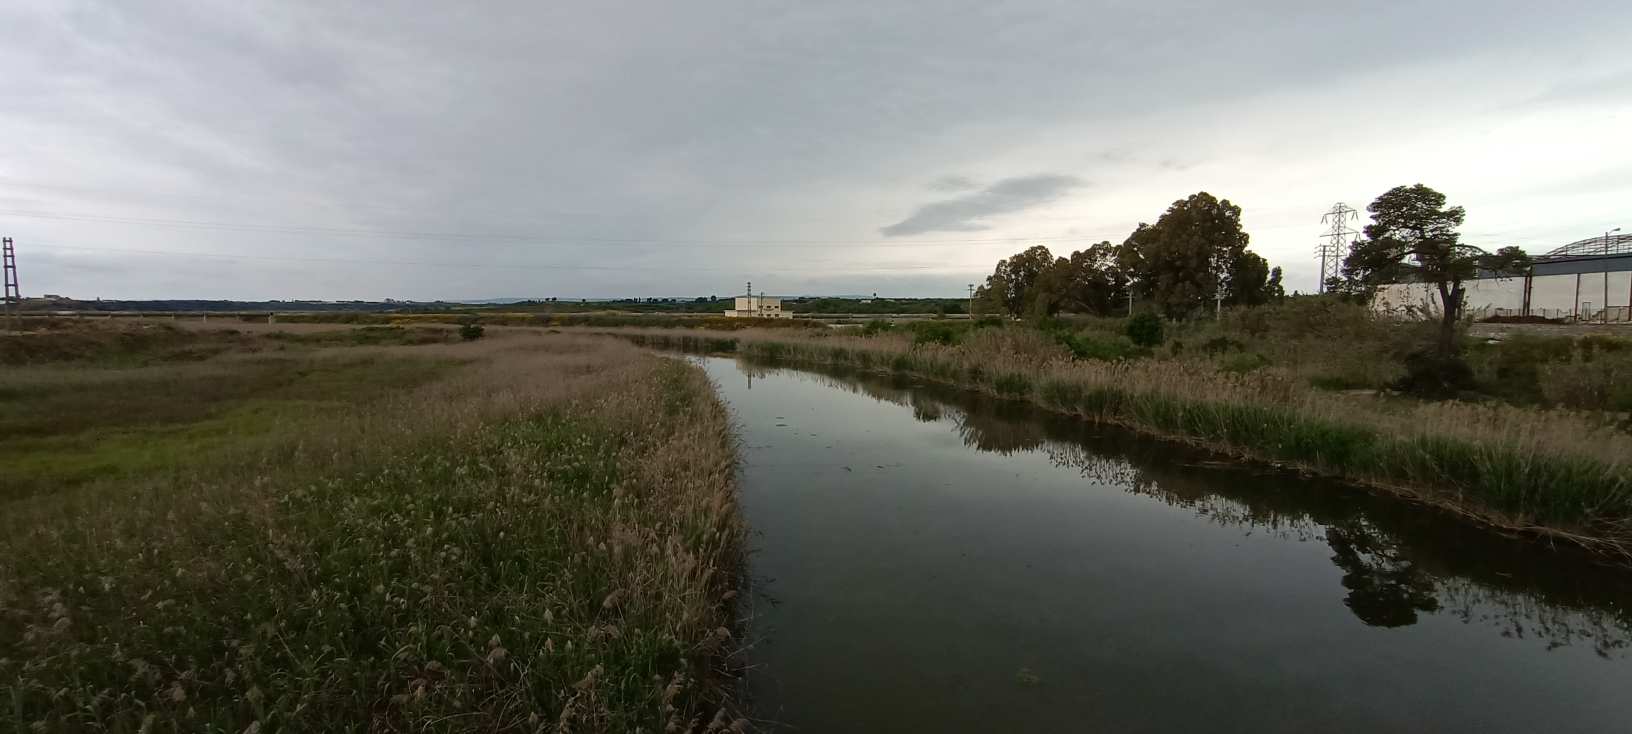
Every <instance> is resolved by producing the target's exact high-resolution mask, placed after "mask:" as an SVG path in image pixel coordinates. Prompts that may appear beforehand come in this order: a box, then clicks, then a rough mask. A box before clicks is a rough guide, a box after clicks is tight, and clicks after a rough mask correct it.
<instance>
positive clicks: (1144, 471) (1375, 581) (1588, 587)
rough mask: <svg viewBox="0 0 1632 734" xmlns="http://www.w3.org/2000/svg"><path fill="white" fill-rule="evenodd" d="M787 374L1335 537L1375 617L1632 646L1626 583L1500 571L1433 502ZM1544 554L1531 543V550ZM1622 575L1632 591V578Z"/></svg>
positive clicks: (1278, 532) (1218, 506)
mask: <svg viewBox="0 0 1632 734" xmlns="http://www.w3.org/2000/svg"><path fill="white" fill-rule="evenodd" d="M738 365H739V367H740V368H742V370H743V371H744V372H745V373H749V374H752V375H754V376H755V377H763V376H765V375H767V374H769V373H770V372H771V371H773V370H767V369H765V368H764V367H755V366H752V365H749V364H748V363H746V362H745V361H743V360H739V361H738ZM824 372H825V374H824ZM787 374H788V375H789V376H797V377H798V378H800V379H808V380H814V381H816V382H818V383H820V384H824V385H827V386H829V387H833V388H836V389H840V390H844V391H846V392H851V393H856V394H861V395H866V396H869V397H871V398H873V399H875V400H880V401H885V402H889V403H894V404H896V405H901V406H903V407H907V408H910V409H911V410H912V413H913V416H914V417H915V418H917V419H918V420H919V421H922V422H925V423H935V422H941V421H944V422H947V423H950V424H951V426H952V428H953V430H954V431H956V433H957V434H958V436H959V437H960V439H961V440H962V441H963V443H964V445H966V446H968V447H970V448H973V449H976V450H979V451H987V452H994V453H998V454H1002V455H1011V454H1016V453H1023V452H1033V451H1036V452H1041V453H1043V454H1044V455H1046V456H1047V457H1048V458H1049V460H1050V461H1051V462H1052V463H1053V464H1055V465H1056V466H1059V467H1062V468H1070V469H1073V470H1075V471H1076V472H1078V473H1079V474H1080V475H1081V476H1082V477H1084V478H1086V479H1088V480H1090V481H1092V482H1094V483H1096V484H1100V485H1104V486H1107V487H1114V488H1117V489H1121V490H1123V491H1127V492H1131V493H1134V494H1138V495H1142V496H1146V497H1150V498H1152V499H1155V500H1157V501H1160V502H1162V503H1164V504H1167V505H1168V506H1171V507H1179V508H1184V509H1187V510H1190V511H1192V512H1194V513H1195V514H1196V515H1197V516H1199V517H1203V518H1205V519H1206V520H1207V521H1208V522H1211V523H1214V524H1217V525H1220V526H1223V527H1233V528H1239V529H1241V530H1242V531H1243V532H1244V533H1245V534H1248V535H1252V534H1258V533H1262V534H1267V535H1270V536H1271V537H1276V538H1280V539H1284V540H1288V541H1303V542H1313V541H1320V542H1324V543H1325V544H1326V545H1327V546H1328V547H1329V548H1330V549H1331V552H1332V555H1331V556H1330V558H1331V561H1332V563H1333V564H1334V565H1336V566H1337V568H1338V569H1339V570H1341V571H1342V576H1341V584H1342V587H1343V589H1344V590H1345V593H1344V595H1343V598H1342V603H1343V605H1344V606H1345V607H1346V608H1347V609H1348V610H1349V611H1350V612H1351V613H1353V614H1354V616H1355V617H1356V618H1358V619H1359V620H1360V621H1362V622H1364V623H1365V624H1367V625H1372V626H1377V627H1403V626H1408V625H1412V624H1415V623H1416V622H1417V621H1418V619H1419V618H1420V615H1423V614H1448V615H1450V616H1452V617H1454V618H1456V619H1459V620H1461V621H1462V622H1463V623H1465V624H1474V623H1478V624H1481V625H1488V626H1491V627H1494V628H1495V629H1496V630H1498V631H1499V632H1500V634H1502V635H1503V636H1504V637H1510V638H1513V639H1520V640H1522V639H1536V640H1540V641H1542V642H1543V644H1545V645H1546V647H1547V648H1548V649H1554V648H1558V647H1564V646H1570V645H1574V644H1577V643H1580V644H1590V645H1591V646H1592V648H1593V650H1594V651H1595V652H1596V653H1597V654H1598V655H1600V656H1602V657H1614V656H1624V655H1626V654H1627V653H1628V651H1629V650H1632V609H1626V608H1625V607H1624V605H1618V604H1617V601H1616V600H1617V599H1618V598H1619V597H1617V596H1616V594H1615V593H1614V592H1613V590H1611V591H1605V590H1604V589H1601V588H1594V584H1592V583H1575V584H1572V583H1571V582H1569V581H1567V580H1561V579H1560V577H1559V574H1556V573H1554V571H1555V569H1554V568H1553V567H1550V566H1548V565H1547V564H1548V563H1549V561H1548V559H1545V558H1541V559H1537V560H1535V561H1534V563H1533V564H1532V566H1531V568H1532V570H1534V571H1535V572H1534V573H1529V574H1523V575H1522V576H1521V575H1517V574H1511V573H1507V572H1504V571H1499V570H1497V567H1496V566H1495V565H1493V564H1491V563H1488V562H1487V561H1486V559H1484V557H1483V556H1482V555H1481V554H1482V553H1485V552H1486V551H1484V550H1481V549H1479V548H1473V549H1469V548H1465V547H1463V541H1464V540H1465V539H1466V538H1465V536H1460V535H1457V534H1456V533H1455V532H1454V531H1451V530H1448V529H1450V528H1454V527H1459V526H1454V525H1453V524H1451V523H1449V522H1448V521H1447V522H1446V523H1438V524H1436V523H1432V522H1431V523H1427V524H1426V525H1422V524H1416V523H1415V521H1416V520H1421V519H1422V518H1421V515H1420V513H1421V512H1423V510H1422V509H1421V508H1418V507H1405V508H1401V507H1400V506H1399V504H1398V503H1390V502H1389V501H1388V500H1385V499H1372V498H1367V497H1365V496H1363V495H1361V496H1360V498H1359V499H1356V496H1355V493H1352V492H1350V493H1344V492H1341V491H1337V490H1332V491H1328V490H1327V488H1320V489H1319V490H1315V491H1311V490H1310V488H1309V487H1307V486H1304V485H1306V484H1309V483H1310V481H1309V480H1303V479H1299V478H1296V477H1291V476H1289V475H1285V474H1282V473H1264V472H1256V473H1255V472H1254V470H1252V469H1251V468H1250V467H1242V466H1236V465H1227V464H1226V465H1220V464H1218V463H1217V462H1216V461H1213V460H1211V459H1209V458H1208V457H1207V456H1206V455H1204V454H1201V453H1198V452H1195V451H1193V450H1189V449H1186V448H1184V447H1178V446H1174V445H1171V444H1163V443H1159V442H1155V441H1152V440H1149V439H1145V438H1140V437H1136V436H1132V435H1130V434H1127V433H1126V432H1121V431H1117V430H1115V429H1108V428H1095V427H1093V426H1091V425H1089V424H1086V423H1083V422H1082V421H1079V420H1076V419H1072V418H1065V417H1061V416H1057V415H1053V414H1049V413H1046V412H1044V411H1040V410H1036V409H1033V408H1031V407H1029V406H1026V405H1023V404H1020V403H1016V402H1013V401H1005V400H997V399H993V398H989V397H985V396H981V395H978V394H973V393H968V392H964V391H958V390H951V389H946V388H938V387H928V386H923V385H920V384H915V383H914V382H913V381H911V380H907V379H905V378H899V377H895V378H891V377H880V376H877V375H869V374H862V373H855V372H852V371H848V370H828V371H823V372H816V371H807V370H789V371H787ZM1390 508H1392V511H1390ZM1402 518H1405V519H1402ZM1381 520H1387V521H1388V522H1380V521H1381ZM1390 528H1394V529H1390ZM1485 542H1486V544H1492V545H1493V544H1497V543H1500V542H1501V541H1499V540H1495V539H1487V540H1486V541H1485ZM1537 553H1539V551H1536V550H1534V549H1524V550H1522V551H1521V555H1522V557H1524V558H1530V559H1536V558H1537ZM1507 560H1512V558H1508V559H1507ZM1606 573H1607V572H1606ZM1616 578H1619V577H1616ZM1616 583H1620V584H1622V586H1621V588H1623V589H1624V588H1625V587H1624V581H1623V582H1616Z"/></svg>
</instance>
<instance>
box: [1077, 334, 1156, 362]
mask: <svg viewBox="0 0 1632 734" xmlns="http://www.w3.org/2000/svg"><path fill="white" fill-rule="evenodd" d="M1055 339H1056V340H1057V341H1059V343H1060V344H1062V345H1064V346H1065V348H1066V349H1069V350H1071V358H1072V359H1097V360H1100V361H1102V362H1112V361H1115V360H1118V359H1134V358H1137V357H1143V356H1147V355H1148V354H1149V351H1148V350H1145V349H1141V348H1139V347H1135V346H1134V345H1133V344H1132V343H1131V342H1126V341H1121V340H1119V339H1099V338H1095V337H1092V336H1089V335H1087V334H1058V335H1056V336H1055Z"/></svg>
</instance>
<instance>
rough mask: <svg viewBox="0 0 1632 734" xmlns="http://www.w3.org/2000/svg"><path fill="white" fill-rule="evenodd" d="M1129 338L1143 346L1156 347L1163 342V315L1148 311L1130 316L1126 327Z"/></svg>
mask: <svg viewBox="0 0 1632 734" xmlns="http://www.w3.org/2000/svg"><path fill="white" fill-rule="evenodd" d="M1126 333H1127V335H1128V339H1130V340H1132V341H1133V343H1134V344H1137V345H1139V346H1141V347H1154V346H1156V345H1158V344H1161V343H1162V317H1160V316H1157V315H1156V314H1154V313H1151V312H1149V311H1146V312H1144V313H1140V314H1135V315H1133V316H1131V317H1129V318H1128V324H1127V327H1126Z"/></svg>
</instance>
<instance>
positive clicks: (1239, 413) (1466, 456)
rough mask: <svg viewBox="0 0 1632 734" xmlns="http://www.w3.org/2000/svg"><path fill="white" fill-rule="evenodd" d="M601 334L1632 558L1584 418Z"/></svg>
mask: <svg viewBox="0 0 1632 734" xmlns="http://www.w3.org/2000/svg"><path fill="white" fill-rule="evenodd" d="M607 333H611V334H616V335H618V336H622V337H624V338H626V339H629V340H631V341H633V342H634V343H636V344H641V345H646V346H653V347H662V348H671V349H688V350H706V351H732V352H736V353H739V354H743V355H746V356H750V357H756V358H761V359H765V360H771V361H784V362H787V363H792V364H798V363H807V364H834V365H844V366H849V367H854V368H858V369H863V370H870V371H875V372H893V373H899V374H906V375H911V376H914V377H918V378H921V379H927V380H933V381H936V382H941V383H945V384H951V385H956V386H959V387H964V388H968V389H974V390H979V391H982V392H986V393H991V394H995V395H1001V396H1004V397H1009V398H1013V399H1019V400H1026V401H1029V402H1031V403H1034V404H1036V405H1039V406H1042V407H1044V408H1047V409H1049V410H1053V411H1057V412H1061V413H1068V414H1072V415H1076V416H1080V417H1083V418H1086V419H1089V420H1095V421H1103V422H1107V423H1114V424H1118V425H1123V426H1126V427H1129V428H1133V429H1135V430H1138V431H1142V432H1145V433H1148V434H1152V435H1157V436H1162V437H1166V438H1174V439H1179V440H1183V441H1187V442H1190V443H1193V444H1196V445H1200V446H1204V447H1207V448H1209V449H1213V450H1217V451H1221V452H1225V453H1229V454H1232V455H1235V456H1239V457H1243V458H1247V459H1253V460H1258V461H1265V462H1271V463H1276V464H1280V465H1287V466H1292V467H1296V468H1299V469H1302V470H1305V471H1309V472H1313V473H1317V474H1321V475H1327V476H1333V477H1338V478H1342V479H1345V480H1348V481H1353V482H1360V483H1365V484H1367V485H1371V486H1374V487H1377V488H1380V489H1383V490H1385V491H1388V492H1391V493H1394V494H1397V495H1400V496H1403V497H1407V498H1409V499H1412V500H1415V501H1419V502H1423V503H1426V504H1430V505H1434V506H1437V507H1441V508H1444V509H1447V510H1450V511H1452V512H1456V513H1458V514H1460V515H1463V516H1465V517H1467V518H1470V519H1473V520H1475V521H1478V522H1482V523H1485V524H1488V525H1490V526H1493V527H1496V528H1501V529H1504V530H1509V531H1514V532H1521V533H1525V534H1529V535H1533V536H1538V537H1544V538H1548V539H1556V540H1567V541H1569V542H1573V543H1578V544H1581V545H1583V546H1586V547H1588V548H1590V549H1592V550H1594V551H1595V552H1598V553H1600V554H1602V555H1603V556H1604V557H1606V558H1608V559H1612V560H1613V561H1615V562H1618V563H1623V564H1625V563H1632V467H1629V465H1628V463H1627V462H1628V459H1629V457H1632V436H1628V435H1627V434H1626V433H1625V432H1622V431H1619V430H1616V429H1615V428H1614V426H1613V425H1611V424H1610V423H1609V422H1608V421H1607V420H1604V419H1601V418H1599V417H1595V416H1593V415H1590V414H1585V413H1580V412H1571V411H1563V410H1537V409H1530V408H1523V407H1518V406H1512V405H1503V404H1495V403H1481V404H1470V403H1459V402H1422V401H1415V400H1409V399H1403V398H1388V397H1380V396H1376V395H1371V394H1363V395H1362V394H1352V393H1339V392H1328V391H1321V390H1316V389H1312V388H1311V387H1309V386H1308V385H1307V384H1305V383H1302V382H1299V381H1297V380H1294V379H1289V378H1287V377H1286V376H1285V375H1281V374H1278V373H1276V372H1274V371H1268V370H1264V371H1255V372H1250V373H1245V374H1235V373H1227V372H1220V371H1218V370H1215V369H1212V368H1211V367H1210V366H1207V365H1202V364H1197V363H1194V362H1187V361H1184V360H1156V359H1144V360H1128V361H1115V362H1103V361H1093V360H1071V359H1069V358H1066V357H1065V356H1063V355H1062V354H1061V353H1060V350H1059V348H1058V347H1057V345H1054V344H1052V343H1050V342H1049V341H1048V340H1047V339H1046V338H1044V337H1042V336H1041V335H1038V334H1035V333H1031V332H1021V331H1010V330H989V331H983V332H979V333H976V334H974V335H972V336H971V337H970V338H969V339H968V340H967V341H966V342H964V343H962V344H959V345H955V346H944V345H935V344H918V345H914V344H913V343H912V341H911V340H910V339H907V338H903V337H901V336H899V335H888V334H885V335H880V336H875V337H862V336H851V335H838V334H828V333H821V332H815V333H801V334H792V333H768V332H753V331H747V332H741V333H738V334H734V335H730V336H726V335H710V334H692V333H683V332H672V331H658V330H651V331H635V330H621V331H617V332H607Z"/></svg>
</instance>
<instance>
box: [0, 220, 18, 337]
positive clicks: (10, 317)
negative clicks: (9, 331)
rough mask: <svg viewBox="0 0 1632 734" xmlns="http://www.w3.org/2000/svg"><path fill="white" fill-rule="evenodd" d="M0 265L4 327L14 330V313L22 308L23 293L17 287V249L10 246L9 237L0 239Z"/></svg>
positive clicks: (15, 325)
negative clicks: (3, 298) (4, 307)
mask: <svg viewBox="0 0 1632 734" xmlns="http://www.w3.org/2000/svg"><path fill="white" fill-rule="evenodd" d="M0 263H3V264H4V266H5V267H4V269H5V271H6V272H5V280H6V291H5V302H6V326H7V327H9V328H16V327H17V324H16V323H15V322H14V319H15V318H16V316H15V312H16V309H19V308H22V305H23V292H22V290H21V289H20V288H18V287H17V248H15V247H13V246H12V244H11V238H10V237H6V238H4V239H0Z"/></svg>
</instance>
